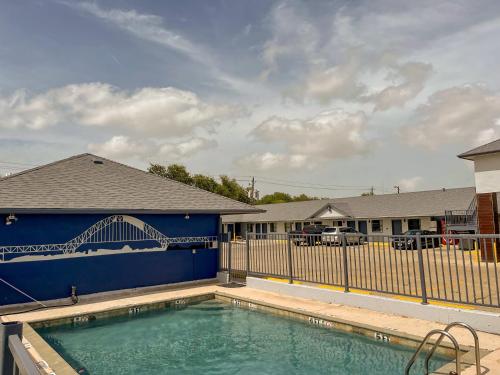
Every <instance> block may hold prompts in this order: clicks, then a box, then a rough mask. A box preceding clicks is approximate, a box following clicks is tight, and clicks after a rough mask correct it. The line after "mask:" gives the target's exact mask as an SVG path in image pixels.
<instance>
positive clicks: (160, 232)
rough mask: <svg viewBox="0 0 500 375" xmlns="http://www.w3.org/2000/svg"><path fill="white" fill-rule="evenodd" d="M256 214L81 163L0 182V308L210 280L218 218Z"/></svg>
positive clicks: (141, 176)
mask: <svg viewBox="0 0 500 375" xmlns="http://www.w3.org/2000/svg"><path fill="white" fill-rule="evenodd" d="M258 211H259V210H258V209H256V208H254V207H253V206H249V205H246V204H243V203H240V202H237V201H234V200H231V199H228V198H225V197H222V196H220V195H216V194H212V193H209V192H207V191H204V190H200V189H197V188H195V187H192V186H188V185H184V184H182V183H179V182H176V181H173V180H169V179H165V178H162V177H159V176H156V175H153V174H150V173H147V172H144V171H142V170H139V169H135V168H132V167H129V166H127V165H123V164H120V163H116V162H114V161H111V160H108V159H104V158H101V157H98V156H95V155H91V154H83V155H77V156H73V157H70V158H68V159H64V160H61V161H57V162H55V163H51V164H48V165H44V166H41V167H38V168H34V169H31V170H27V171H23V172H20V173H17V174H14V175H10V176H7V177H4V178H1V179H0V215H1V216H2V222H1V224H0V308H1V307H2V306H5V305H12V304H25V303H28V302H33V301H34V300H37V301H47V300H56V299H62V298H68V297H72V299H76V298H77V297H78V296H79V295H85V294H93V293H100V292H108V291H116V290H124V289H131V288H137V287H151V286H155V285H163V284H171V283H179V282H190V281H195V280H204V279H212V278H214V277H215V276H216V272H217V251H218V249H217V238H218V237H217V236H218V234H219V228H220V218H221V215H223V214H242V213H252V212H258ZM20 291H22V292H20Z"/></svg>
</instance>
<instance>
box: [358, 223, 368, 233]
mask: <svg viewBox="0 0 500 375" xmlns="http://www.w3.org/2000/svg"><path fill="white" fill-rule="evenodd" d="M358 230H359V231H360V232H361V233H363V234H368V224H367V223H366V220H360V221H358Z"/></svg>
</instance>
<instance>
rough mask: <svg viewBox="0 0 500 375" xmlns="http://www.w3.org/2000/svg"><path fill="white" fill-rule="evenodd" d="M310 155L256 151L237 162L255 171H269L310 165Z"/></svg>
mask: <svg viewBox="0 0 500 375" xmlns="http://www.w3.org/2000/svg"><path fill="white" fill-rule="evenodd" d="M308 161H309V157H308V156H306V155H300V154H298V155H286V154H279V153H272V152H264V153H262V154H259V153H254V154H251V155H247V156H245V157H243V158H241V159H239V160H237V162H236V163H237V164H238V165H239V166H241V167H244V168H247V169H250V170H254V171H268V170H278V169H301V168H304V167H306V166H307V167H310V166H311V165H310V164H309V163H308Z"/></svg>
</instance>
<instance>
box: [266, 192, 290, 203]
mask: <svg viewBox="0 0 500 375" xmlns="http://www.w3.org/2000/svg"><path fill="white" fill-rule="evenodd" d="M292 200H293V198H292V196H291V195H290V194H288V193H282V192H280V191H276V192H274V193H272V194H267V195H264V196H263V197H262V198H261V199H260V200H259V201H258V204H270V203H286V202H291V201H292Z"/></svg>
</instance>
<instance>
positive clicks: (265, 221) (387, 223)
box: [222, 187, 475, 236]
mask: <svg viewBox="0 0 500 375" xmlns="http://www.w3.org/2000/svg"><path fill="white" fill-rule="evenodd" d="M474 197H475V189H474V188H473V187H467V188H457V189H441V190H430V191H421V192H413V193H401V194H383V195H372V196H358V197H348V198H336V199H328V200H314V201H304V202H291V203H277V204H267V205H260V206H259V208H261V209H263V210H266V212H264V213H259V214H243V215H228V216H223V218H222V222H223V230H224V231H225V232H228V231H231V232H232V233H234V234H235V235H236V236H244V235H245V234H246V232H247V231H248V232H256V233H284V232H287V231H290V230H296V229H301V228H302V227H303V226H304V225H307V224H325V225H330V226H350V227H352V228H355V229H356V230H359V231H360V232H363V233H365V234H384V235H392V234H400V233H403V232H405V231H407V230H409V229H426V230H433V231H437V232H439V233H441V232H442V229H443V225H444V217H445V211H449V210H465V209H467V208H468V207H469V205H470V204H471V202H472V201H473V199H474Z"/></svg>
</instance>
